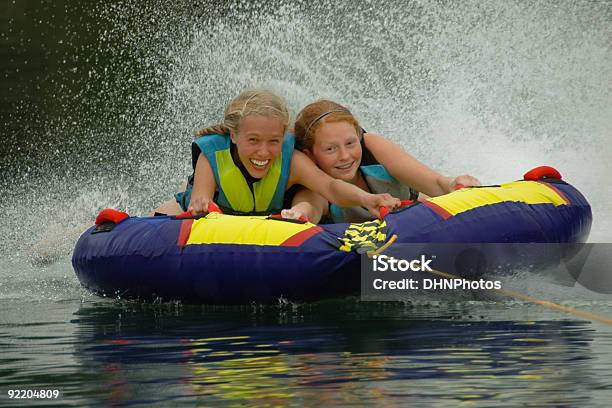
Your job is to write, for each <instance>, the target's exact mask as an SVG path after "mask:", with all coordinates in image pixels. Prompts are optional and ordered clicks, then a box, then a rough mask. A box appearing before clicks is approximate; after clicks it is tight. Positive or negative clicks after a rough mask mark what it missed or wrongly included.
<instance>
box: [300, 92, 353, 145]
mask: <svg viewBox="0 0 612 408" xmlns="http://www.w3.org/2000/svg"><path fill="white" fill-rule="evenodd" d="M336 122H347V123H349V124H351V125H352V126H353V127H355V131H356V132H357V134H358V135H359V136H360V137H361V126H360V125H359V122H358V121H357V119H356V118H355V116H353V114H352V113H351V111H350V110H348V109H347V108H346V107H344V106H342V105H340V104H339V103H336V102H332V101H329V100H326V99H321V100H319V101H316V102H313V103H311V104H309V105H306V106H305V107H304V108H303V109H302V110H301V111H300V113H299V114H298V116H297V119H296V121H295V128H294V133H295V147H296V148H297V149H299V150H305V149H308V150H311V149H312V146H313V145H314V142H315V134H316V131H317V128H318V127H320V126H321V124H323V123H336Z"/></svg>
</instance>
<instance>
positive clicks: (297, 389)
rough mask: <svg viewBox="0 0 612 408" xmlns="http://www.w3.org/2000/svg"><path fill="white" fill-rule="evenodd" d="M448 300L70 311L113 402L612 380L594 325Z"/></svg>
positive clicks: (309, 398)
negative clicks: (499, 312) (494, 312)
mask: <svg viewBox="0 0 612 408" xmlns="http://www.w3.org/2000/svg"><path fill="white" fill-rule="evenodd" d="M470 307H471V308H473V310H472V311H473V312H477V313H484V314H487V313H489V312H491V310H487V309H488V308H493V309H496V308H499V307H500V306H495V305H488V306H486V305H480V306H477V303H474V304H473V305H472V306H470ZM474 308H475V309H476V310H474ZM304 309H305V310H304ZM347 309H348V310H347ZM442 309H443V310H440V308H436V307H434V308H431V306H423V307H411V308H404V307H399V306H398V307H394V308H393V307H389V306H387V307H385V308H380V307H378V306H377V307H372V306H364V305H363V304H361V305H360V306H355V305H353V306H352V307H348V308H347V307H346V305H344V306H342V305H332V306H331V307H330V306H320V307H314V308H312V307H304V308H297V309H295V310H291V311H289V312H288V313H289V314H290V315H291V318H290V319H287V318H286V316H283V314H286V313H287V312H286V311H285V312H283V311H279V310H278V309H275V308H273V309H266V310H263V311H262V310H259V311H257V310H256V311H250V310H248V308H246V309H216V310H214V309H213V310H203V309H200V308H184V307H174V306H168V307H159V308H150V307H149V308H147V307H142V305H141V306H139V305H128V304H124V305H123V306H119V307H118V306H116V305H109V306H107V307H104V306H101V305H99V304H98V305H95V306H84V307H82V308H81V309H80V310H79V311H78V313H77V316H76V319H75V320H74V321H73V323H74V324H76V353H75V358H76V359H78V360H79V362H80V364H81V365H82V366H83V368H84V369H86V370H87V371H90V372H91V371H93V372H96V373H97V374H98V375H99V376H100V377H99V382H96V384H89V386H91V387H92V388H93V389H94V390H96V391H95V392H94V393H95V394H99V395H100V396H101V395H105V397H104V398H105V401H106V402H108V403H114V404H123V403H128V402H130V403H132V402H143V403H144V402H146V401H148V402H153V401H156V402H162V401H165V400H172V401H173V402H174V403H180V402H182V401H190V403H193V401H198V402H199V403H201V404H204V405H211V406H216V405H236V404H245V405H260V406H261V405H264V406H279V405H280V406H283V405H302V404H307V405H318V404H324V405H325V406H344V405H347V404H358V405H359V404H363V405H372V404H375V405H377V406H395V405H397V404H399V405H402V404H406V403H410V402H416V403H423V402H427V401H431V400H438V401H439V400H442V401H446V402H448V403H453V404H457V403H463V402H470V401H480V402H482V401H483V400H484V401H487V404H488V405H489V404H490V405H504V404H507V403H509V402H510V401H512V404H513V405H516V404H517V403H520V404H533V405H536V406H541V405H575V404H584V403H588V404H593V403H596V402H597V397H596V395H594V394H593V390H594V389H597V388H602V387H603V388H605V387H610V386H612V384H611V383H610V382H609V380H608V383H605V382H603V381H605V376H603V375H602V374H603V373H598V372H594V371H593V368H592V363H593V362H592V358H593V357H592V350H591V344H592V342H593V340H594V330H593V327H592V324H591V323H589V322H582V321H571V320H568V321H565V320H562V321H546V320H545V321H530V320H526V321H494V320H489V319H488V318H486V317H485V316H481V317H480V318H472V319H469V320H464V319H463V317H462V316H464V313H463V311H462V310H461V309H462V308H454V307H452V306H451V307H446V306H445V307H443V308H442ZM478 309H481V310H478ZM441 312H442V313H441ZM440 315H444V317H443V318H440V317H439V316H440ZM436 316H438V317H436ZM607 343H608V347H609V346H610V339H609V338H607ZM607 370H608V372H607V375H610V374H611V373H612V372H611V371H610V370H612V367H610V366H608V367H607ZM152 384H156V385H159V387H155V388H153V387H150V385H152ZM105 393H106V394H105Z"/></svg>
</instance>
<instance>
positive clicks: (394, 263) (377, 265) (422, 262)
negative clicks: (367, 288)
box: [372, 255, 432, 272]
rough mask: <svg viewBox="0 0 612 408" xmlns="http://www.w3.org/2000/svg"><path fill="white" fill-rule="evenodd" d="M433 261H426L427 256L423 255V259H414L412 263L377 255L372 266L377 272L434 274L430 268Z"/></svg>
mask: <svg viewBox="0 0 612 408" xmlns="http://www.w3.org/2000/svg"><path fill="white" fill-rule="evenodd" d="M431 261H432V259H426V258H425V255H421V259H413V260H412V261H407V260H405V259H397V258H394V257H392V256H387V255H375V256H374V258H373V259H372V262H373V265H372V266H373V268H374V271H376V272H385V271H392V272H398V271H400V272H406V271H413V272H432V269H431V267H430V266H429V264H430V263H431Z"/></svg>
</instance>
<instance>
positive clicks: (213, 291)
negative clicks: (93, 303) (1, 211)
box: [72, 168, 592, 304]
mask: <svg viewBox="0 0 612 408" xmlns="http://www.w3.org/2000/svg"><path fill="white" fill-rule="evenodd" d="M542 169H544V170H542ZM551 170H554V169H551ZM551 175H552V176H553V177H555V178H551ZM105 211H106V212H104V211H103V212H102V213H101V214H100V215H99V216H98V219H97V224H98V225H96V226H94V227H92V228H90V229H89V230H87V231H86V232H85V233H83V235H82V236H81V238H80V239H79V241H78V242H77V244H76V248H75V250H74V254H73V258H72V264H73V267H74V269H75V271H76V274H77V276H78V279H79V280H80V282H81V284H82V285H83V286H85V287H86V288H88V289H90V290H92V291H94V292H97V293H100V294H105V295H108V296H120V297H139V298H158V297H159V298H162V299H163V300H182V301H184V302H188V303H208V304H248V303H250V302H260V303H275V302H277V301H278V299H279V298H281V297H284V298H286V299H289V300H292V301H305V300H317V299H325V298H331V297H341V296H345V295H354V294H358V293H359V284H360V282H359V280H360V279H359V270H360V253H362V252H364V251H365V250H371V249H376V248H379V247H381V246H383V245H384V244H385V243H386V242H387V241H389V238H390V237H392V236H396V238H397V239H396V240H395V243H394V245H397V244H402V243H486V242H495V243H523V242H524V243H527V242H529V243H579V242H584V241H585V240H586V238H587V236H588V233H589V231H590V227H591V221H592V216H591V208H590V206H589V204H588V202H587V201H586V199H585V198H584V197H583V196H582V194H580V192H578V190H576V189H575V188H574V187H572V186H571V185H569V184H567V183H565V182H564V181H562V180H561V179H560V175H559V174H558V172H556V171H555V172H551V171H548V170H546V168H538V169H534V170H533V171H531V172H528V173H527V174H526V175H525V180H520V181H515V182H510V183H506V184H502V185H499V186H485V187H470V188H463V189H460V190H457V191H455V192H452V193H450V194H447V195H444V196H440V197H435V198H432V199H429V200H427V201H424V202H421V203H414V204H411V205H409V206H407V207H404V208H401V209H399V210H398V211H394V212H391V213H389V214H388V215H386V216H385V217H384V219H383V220H375V221H370V222H366V223H362V224H330V225H314V224H311V223H308V222H300V221H294V220H282V219H278V218H272V217H250V216H242V217H239V216H232V215H224V214H220V213H217V212H213V213H209V214H208V215H206V216H201V217H188V218H180V217H173V216H161V217H159V216H158V217H128V216H127V215H126V214H125V213H120V212H118V211H115V210H105ZM501 256H502V257H503V254H501ZM513 256H514V254H508V256H507V257H508V258H509V259H508V260H507V261H508V262H512V257H513ZM504 261H506V260H504Z"/></svg>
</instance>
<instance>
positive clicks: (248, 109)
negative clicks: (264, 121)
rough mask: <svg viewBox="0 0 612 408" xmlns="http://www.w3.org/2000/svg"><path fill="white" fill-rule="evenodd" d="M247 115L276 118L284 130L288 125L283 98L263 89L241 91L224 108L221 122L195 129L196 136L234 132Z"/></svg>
mask: <svg viewBox="0 0 612 408" xmlns="http://www.w3.org/2000/svg"><path fill="white" fill-rule="evenodd" d="M249 115H264V116H269V117H273V118H277V119H278V120H279V121H280V122H281V123H282V124H283V128H284V130H286V129H287V126H288V125H289V109H288V108H287V104H286V103H285V101H284V99H283V98H281V97H280V96H278V95H276V94H275V93H274V92H271V91H268V90H265V89H251V90H246V91H242V92H241V93H240V94H239V95H238V96H236V97H235V98H234V99H232V100H231V102H230V103H229V104H228V105H227V108H225V114H224V117H223V122H221V123H217V124H216V125H212V126H208V127H206V128H203V129H199V130H197V131H196V136H198V137H199V136H205V135H213V134H218V135H227V134H230V132H233V133H236V132H237V131H238V128H239V127H240V122H241V120H242V118H244V117H246V116H249Z"/></svg>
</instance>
